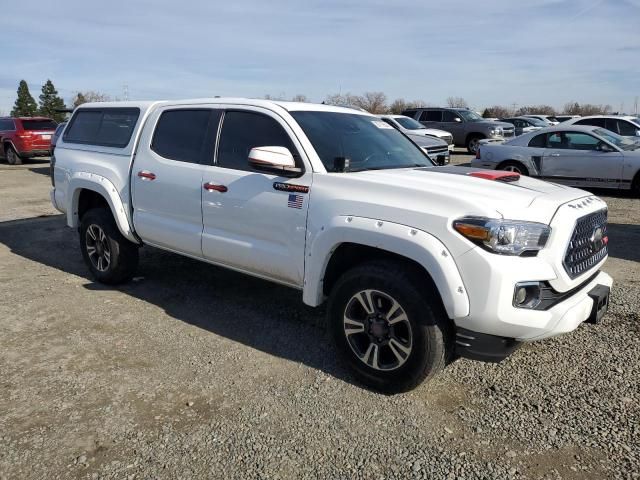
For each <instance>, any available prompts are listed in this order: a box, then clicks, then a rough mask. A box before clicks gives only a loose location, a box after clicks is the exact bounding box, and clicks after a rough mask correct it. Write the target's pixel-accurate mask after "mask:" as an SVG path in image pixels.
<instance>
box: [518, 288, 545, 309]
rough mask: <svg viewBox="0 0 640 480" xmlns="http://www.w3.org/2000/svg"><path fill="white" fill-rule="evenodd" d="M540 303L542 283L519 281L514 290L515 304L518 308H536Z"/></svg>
mask: <svg viewBox="0 0 640 480" xmlns="http://www.w3.org/2000/svg"><path fill="white" fill-rule="evenodd" d="M539 304H540V283H539V282H523V283H517V284H516V288H515V290H514V291H513V306H514V307H516V308H536V307H537V306H538V305H539Z"/></svg>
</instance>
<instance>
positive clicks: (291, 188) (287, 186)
mask: <svg viewBox="0 0 640 480" xmlns="http://www.w3.org/2000/svg"><path fill="white" fill-rule="evenodd" d="M273 188H274V189H275V190H280V191H281V192H296V193H309V187H307V186H306V185H295V184H293V183H283V182H273Z"/></svg>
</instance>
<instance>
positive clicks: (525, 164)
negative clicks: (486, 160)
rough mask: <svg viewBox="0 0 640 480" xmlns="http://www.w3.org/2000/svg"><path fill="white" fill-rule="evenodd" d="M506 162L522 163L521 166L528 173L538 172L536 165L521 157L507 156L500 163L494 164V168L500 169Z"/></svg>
mask: <svg viewBox="0 0 640 480" xmlns="http://www.w3.org/2000/svg"><path fill="white" fill-rule="evenodd" d="M507 163H518V164H520V165H522V167H523V168H524V169H525V170H526V171H527V174H528V175H531V174H532V173H534V174H538V167H537V165H535V164H534V163H533V162H531V161H529V162H528V161H525V160H523V159H521V158H508V159H506V160H502V161H501V162H500V163H498V164H497V165H496V170H501V169H502V167H504V166H505V165H506V164H507Z"/></svg>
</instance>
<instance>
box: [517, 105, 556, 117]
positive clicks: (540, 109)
mask: <svg viewBox="0 0 640 480" xmlns="http://www.w3.org/2000/svg"><path fill="white" fill-rule="evenodd" d="M515 114H516V115H536V114H537V115H555V114H556V109H555V108H553V107H552V106H551V105H525V106H524V107H520V108H519V109H518V110H516V112H515Z"/></svg>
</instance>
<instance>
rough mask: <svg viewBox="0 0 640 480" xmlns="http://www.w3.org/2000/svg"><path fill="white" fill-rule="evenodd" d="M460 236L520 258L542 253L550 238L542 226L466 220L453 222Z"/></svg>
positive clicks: (500, 252) (510, 221) (516, 222)
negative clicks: (522, 255)
mask: <svg viewBox="0 0 640 480" xmlns="http://www.w3.org/2000/svg"><path fill="white" fill-rule="evenodd" d="M453 228H454V230H456V231H457V232H458V233H459V234H460V235H462V236H463V237H465V238H467V239H468V240H470V241H472V242H473V243H475V244H476V245H479V246H481V247H483V248H484V249H485V250H489V251H490V252H493V253H499V254H502V255H521V254H522V253H524V252H532V253H533V255H535V254H536V252H538V250H542V248H544V246H545V245H546V243H547V240H548V239H549V234H550V233H551V227H549V226H548V225H545V224H544V223H534V222H520V221H517V220H498V219H492V218H484V217H465V218H461V219H460V220H456V221H455V222H453Z"/></svg>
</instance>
